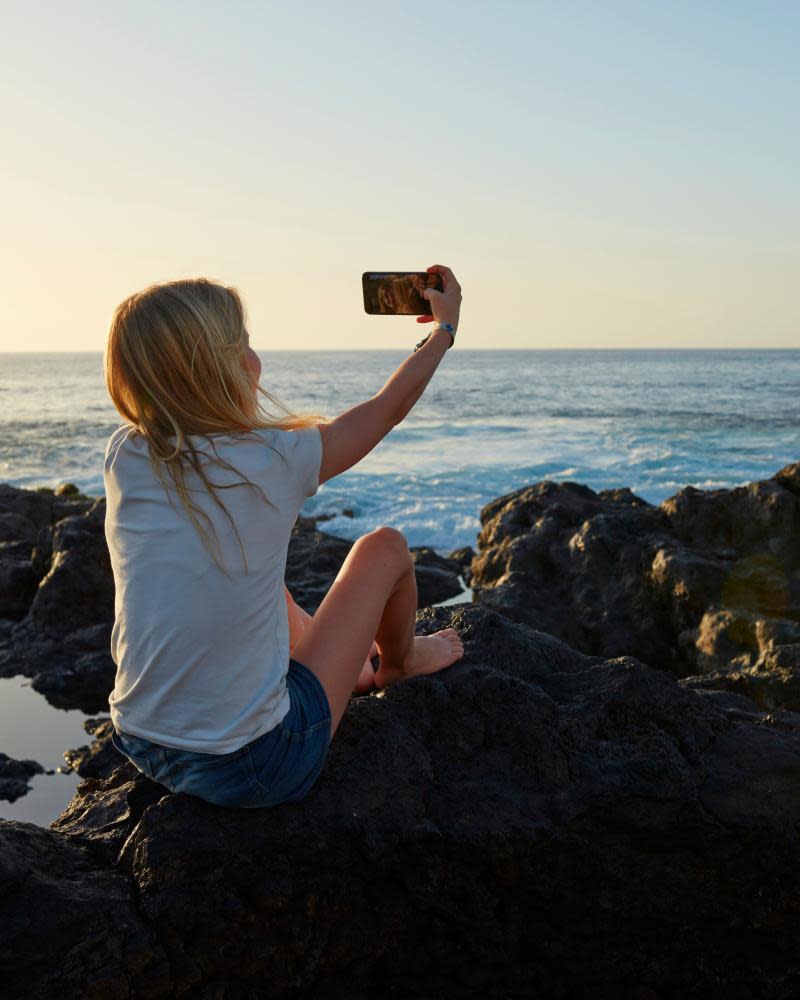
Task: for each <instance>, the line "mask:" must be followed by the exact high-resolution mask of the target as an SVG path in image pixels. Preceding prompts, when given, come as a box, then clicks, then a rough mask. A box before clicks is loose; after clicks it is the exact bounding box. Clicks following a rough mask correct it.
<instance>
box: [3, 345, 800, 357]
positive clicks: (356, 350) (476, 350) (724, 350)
mask: <svg viewBox="0 0 800 1000" xmlns="http://www.w3.org/2000/svg"><path fill="white" fill-rule="evenodd" d="M253 350H255V351H257V352H259V353H262V354H394V353H396V352H398V351H406V350H408V348H407V347H297V348H291V347H288V348H286V347H281V348H276V347H254V348H253ZM798 352H800V347H462V348H459V352H458V353H459V354H599V353H607V354H612V353H617V354H766V353H775V354H792V353H798ZM51 354H57V355H74V354H82V355H90V354H98V355H102V354H103V349H102V348H100V349H94V350H77V351H69V350H63V351H54V350H45V351H0V358H3V357H35V356H37V355H51Z"/></svg>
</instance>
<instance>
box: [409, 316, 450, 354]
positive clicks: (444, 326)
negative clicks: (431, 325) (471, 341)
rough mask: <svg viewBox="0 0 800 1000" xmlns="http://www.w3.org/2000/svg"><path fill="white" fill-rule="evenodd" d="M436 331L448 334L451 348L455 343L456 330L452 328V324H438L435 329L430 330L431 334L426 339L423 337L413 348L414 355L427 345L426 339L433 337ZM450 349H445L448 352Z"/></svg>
mask: <svg viewBox="0 0 800 1000" xmlns="http://www.w3.org/2000/svg"><path fill="white" fill-rule="evenodd" d="M436 330H446V331H447V333H449V334H450V347H452V346H453V344H455V342H456V328H455V327H454V326H453V324H452V323H439V324H437V326H436V329H434V330H431V332H430V333H429V334H428V336H427V337H423V338H422V340H421V341H420V342H419V343H418V344H417V346H416V347H415V348H414V353H416V352H417V351H418V350H419V349H420V347H422V346H423V345H424V344H427V343H428V339H429V338H430V337H432V336H433V335H434V333H436ZM450 347H448V348H447V350H448V351H449V350H450Z"/></svg>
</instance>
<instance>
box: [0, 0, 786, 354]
mask: <svg viewBox="0 0 800 1000" xmlns="http://www.w3.org/2000/svg"><path fill="white" fill-rule="evenodd" d="M3 20H4V24H3V29H4V31H3V40H2V43H0V46H1V47H2V50H3V51H2V60H0V84H1V86H0V112H2V120H3V122H4V142H3V147H4V148H3V156H2V157H1V158H0V182H1V183H2V187H1V188H0V190H2V200H3V206H2V208H3V211H2V218H3V240H2V249H0V265H1V266H2V274H3V294H2V296H0V351H19V350H40V351H46V350H102V348H103V344H104V340H105V335H106V331H107V328H108V322H109V319H110V316H111V313H112V311H113V309H114V307H115V306H116V305H117V303H118V302H119V301H120V300H121V299H122V298H124V297H125V296H126V295H128V294H130V293H131V292H133V291H136V290H138V289H140V288H142V287H144V286H145V285H147V284H149V283H150V282H153V281H161V280H167V279H171V278H177V277H185V276H188V275H206V276H208V277H212V278H216V279H218V280H220V281H223V282H225V283H227V284H233V285H236V286H237V287H238V288H239V289H240V291H241V292H242V294H243V296H244V298H245V301H246V303H247V306H248V312H249V329H250V333H251V339H252V344H253V346H254V347H256V348H257V349H262V350H264V349H285V348H309V349H331V348H367V347H409V348H410V347H411V346H413V344H414V343H415V342H416V341H417V340H418V339H419V337H420V336H421V335H422V333H423V332H424V328H421V327H420V326H418V325H417V324H416V323H415V322H414V321H413V320H409V319H407V318H406V319H403V318H394V317H393V318H383V317H367V316H365V315H364V313H363V309H362V303H361V292H360V275H361V272H362V271H363V270H369V269H389V268H408V269H411V268H424V267H425V266H427V265H428V264H431V263H447V264H451V265H452V266H453V268H454V269H455V270H456V273H457V274H458V276H459V279H460V280H461V284H462V286H463V289H464V303H463V307H462V322H461V328H460V336H459V339H460V344H461V345H463V347H465V348H468V347H473V348H490V347H505V348H526V347H530V348H547V347H581V348H590V347H602V348H607V347H640V348H641V347H796V346H798V336H797V335H798V332H800V282H799V281H798V274H800V197H799V196H798V186H797V178H798V176H800V129H798V124H799V123H798V108H799V107H800V68H799V67H798V60H797V43H798V38H799V37H800V31H798V29H800V5H796V4H793V3H789V2H785V3H783V2H772V3H769V4H759V3H756V2H751V3H744V2H741V0H732V2H707V3H703V4H691V3H673V4H669V5H667V4H662V5H655V4H648V3H645V2H644V0H642V2H636V3H634V2H625V3H623V2H613V0H612V2H608V3H604V4H595V3H592V2H589V0H586V2H584V3H574V4H570V5H566V4H550V3H533V2H531V3H521V2H520V3H516V2H508V0H506V2H492V3H489V2H486V3H475V2H457V3H455V2H452V0H446V2H441V3H437V4H436V5H432V4H430V3H429V2H428V0H425V2H407V3H404V4H403V5H402V8H397V7H395V6H394V5H392V6H389V5H380V4H375V3H372V4H367V3H363V2H358V3H356V2H343V3H341V4H337V5H328V4H323V3H306V4H302V5H290V4H288V3H272V2H270V3H261V4H250V3H245V2H241V0H239V2H230V3H228V4H225V5H223V4H219V3H207V2H195V3H192V4H191V5H188V4H178V3H173V4H159V3H155V2H153V0H140V2H138V3H136V4H127V3H122V2H118V0H115V2H104V3H102V4H101V3H99V2H96V0H91V2H84V3H81V4H60V3H56V2H50V3H42V4H37V5H35V6H34V7H32V6H30V5H27V4H22V3H19V4H9V5H7V6H5V7H4V9H3Z"/></svg>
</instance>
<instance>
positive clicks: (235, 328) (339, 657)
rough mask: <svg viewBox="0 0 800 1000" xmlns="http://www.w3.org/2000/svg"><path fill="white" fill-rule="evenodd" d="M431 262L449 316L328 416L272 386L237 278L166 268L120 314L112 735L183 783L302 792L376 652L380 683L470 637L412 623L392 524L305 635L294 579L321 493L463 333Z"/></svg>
mask: <svg viewBox="0 0 800 1000" xmlns="http://www.w3.org/2000/svg"><path fill="white" fill-rule="evenodd" d="M428 270H429V271H430V272H433V271H437V272H438V273H440V274H441V275H442V279H443V288H444V291H442V292H438V291H436V290H435V289H428V290H427V291H426V293H425V297H426V298H427V299H428V301H429V302H430V304H431V313H432V315H428V316H422V317H419V321H420V322H430V321H434V320H435V321H436V322H437V326H436V328H435V329H434V330H433V332H432V333H431V334H430V335H429V336H428V337H427V338H426V339H425V340H424V341H422V342H421V344H419V345H418V346H417V349H415V351H414V353H413V354H412V355H411V356H410V357H409V358H407V359H406V361H404V362H403V364H402V365H401V366H400V367H399V368H398V369H397V371H396V372H395V373H394V374H393V375H392V377H391V378H390V379H389V381H388V382H387V383H386V385H384V387H383V388H382V389H381V390H380V391H379V392H378V393H376V394H375V395H374V396H373V397H372V398H371V399H368V400H367V401H366V402H364V403H361V404H359V405H358V406H354V407H352V408H351V409H349V410H347V411H346V412H345V413H343V414H341V415H340V416H338V417H337V418H336V419H334V420H331V421H325V420H323V419H322V418H321V417H314V416H309V415H302V416H301V415H296V414H292V413H290V412H289V411H288V410H287V409H286V408H285V407H283V406H282V405H281V404H280V403H278V401H277V400H276V399H275V398H274V397H273V396H271V395H270V393H268V392H266V391H265V390H264V389H263V388H262V387H261V386H260V385H259V378H260V375H261V362H260V361H259V358H258V355H257V354H256V353H255V352H254V351H253V350H252V349H251V348H250V346H249V335H248V332H247V329H246V326H245V315H244V308H243V305H242V301H241V299H240V297H239V295H238V293H237V291H236V290H235V289H234V288H226V287H224V286H222V285H219V284H216V283H213V282H211V281H208V280H206V279H202V278H199V279H186V280H182V281H173V282H168V283H164V284H156V285H151V286H150V287H148V288H146V289H144V291H142V292H139V293H138V294H136V295H132V296H130V297H129V298H128V299H126V300H125V301H124V302H122V303H121V304H120V305H119V306H118V307H117V309H116V311H115V312H114V316H113V318H112V321H111V327H110V330H109V334H108V341H107V344H106V351H105V356H104V369H105V376H106V382H107V385H108V390H109V393H110V395H111V399H112V400H113V402H114V405H115V406H116V408H117V409H118V410H119V412H120V414H121V415H122V416H123V418H124V419H125V420H126V421H127V423H126V424H124V425H123V426H121V427H119V428H118V429H117V430H116V431H115V432H114V433H113V434H112V435H111V438H110V439H109V441H108V445H107V447H106V455H105V466H104V480H105V488H106V504H107V507H106V522H105V524H106V527H105V530H106V539H107V541H108V548H109V553H110V556H111V565H112V569H113V572H114V582H115V587H116V593H115V621H114V627H113V630H112V634H111V654H112V656H113V658H114V662H115V663H116V665H117V674H116V679H115V684H114V690H113V691H112V693H111V695H110V697H109V706H110V710H111V719H112V723H113V728H114V732H113V733H112V737H111V738H112V742H113V744H114V746H115V747H116V748H117V750H119V751H120V752H121V753H122V754H124V755H125V756H126V757H128V758H129V759H130V760H131V761H132V762H133V763H134V764H135V766H136V767H137V768H138V769H139V770H140V771H142V772H143V773H144V774H146V775H147V776H148V777H149V778H152V779H153V780H154V781H157V782H160V783H161V784H163V785H165V786H166V787H167V788H170V789H172V790H173V791H182V792H187V793H189V794H192V795H196V796H198V797H200V798H202V799H205V800H206V801H208V802H212V803H215V804H217V805H224V806H242V807H257V806H272V805H276V804H278V803H280V802H287V801H291V800H296V799H300V798H302V797H303V796H305V795H306V793H307V792H308V791H309V789H310V788H311V786H312V785H313V784H314V782H315V780H316V779H317V777H318V776H319V773H320V771H321V770H322V766H323V764H324V762H325V758H326V756H327V752H328V746H329V744H330V741H331V739H332V737H333V734H334V733H335V732H336V728H337V726H338V725H339V721H340V719H341V717H342V715H343V713H344V710H345V707H346V706H347V702H348V700H349V698H350V694H351V692H352V691H353V688H354V686H356V688H357V689H362V690H363V689H366V688H367V687H368V686H371V683H370V684H369V685H368V684H367V682H366V677H365V673H366V663H365V658H366V657H367V656H368V654H370V653H372V652H375V651H377V653H378V654H379V656H380V667H379V669H378V670H377V671H376V672H375V674H374V683H375V685H376V686H377V687H378V688H385V687H388V686H389V685H391V684H396V683H398V682H399V681H402V680H404V679H406V678H407V677H413V676H416V675H418V674H431V673H434V672H436V671H437V670H442V669H443V668H444V667H447V666H449V665H450V664H452V663H454V662H455V661H456V660H457V659H459V657H461V656H462V654H463V646H462V644H461V640H460V639H459V636H458V634H457V633H456V632H455V631H454V630H453V629H444V630H443V631H441V632H437V633H435V634H434V635H431V636H426V637H419V636H415V635H414V625H415V613H416V607H417V589H416V583H415V579H414V566H413V563H412V560H411V556H410V553H409V550H408V545H407V544H406V541H405V538H404V537H403V535H402V534H401V533H400V532H399V531H395V530H394V529H393V528H387V527H382V528H377V529H376V530H375V531H371V532H370V533H369V534H367V535H364V536H363V537H362V538H359V539H358V541H357V542H356V543H355V544H354V545H353V547H352V549H351V550H350V553H349V555H348V556H347V559H346V560H345V562H344V565H343V566H342V568H341V571H340V572H339V575H338V576H337V577H336V579H335V581H334V582H333V585H332V586H331V588H330V590H329V592H328V594H327V595H326V596H325V599H324V600H323V602H322V604H321V605H320V607H319V609H318V611H317V613H316V614H315V615H314V617H313V618H310V619H309V618H308V617H307V616H303V615H300V616H298V615H297V614H294V613H292V614H291V617H292V619H293V620H294V629H293V632H294V634H292V635H291V636H290V632H289V618H290V614H288V613H287V605H288V607H289V609H290V610H291V607H292V604H293V602H291V595H288V593H287V591H286V589H285V587H284V582H283V577H284V571H285V566H286V554H287V548H288V544H289V537H290V535H291V530H292V526H293V524H294V522H295V519H296V517H297V514H298V512H299V510H300V507H301V506H302V504H303V502H304V501H305V499H306V498H307V497H310V496H313V495H314V493H316V491H317V489H318V487H319V484H320V483H324V482H326V481H327V480H328V479H331V478H332V477H333V476H336V475H339V473H341V472H344V471H345V470H346V469H350V468H352V467H353V466H354V465H355V464H356V463H357V462H359V461H360V460H361V459H362V458H364V456H365V455H367V454H368V453H369V452H370V451H371V450H372V449H373V448H374V447H375V446H376V445H377V444H378V442H379V441H381V440H382V439H383V438H384V437H385V436H386V434H388V433H389V431H390V430H391V429H392V427H394V426H395V425H396V424H398V423H400V421H401V420H402V419H403V418H404V417H405V416H406V414H407V413H408V412H409V410H410V409H411V408H412V406H413V405H414V403H415V402H416V401H417V400H418V399H419V397H420V396H421V394H422V392H423V390H424V389H425V386H426V385H427V384H428V382H429V381H430V379H431V377H432V375H433V373H434V372H435V370H436V368H437V366H438V365H439V362H440V361H441V360H442V358H443V356H444V353H445V351H446V350H447V349H448V348H449V347H451V346H452V344H453V342H454V340H455V328H456V326H457V324H458V318H459V310H460V305H461V289H460V287H459V284H458V282H457V281H456V279H455V277H454V275H453V273H452V271H450V269H449V268H446V267H442V266H441V265H435V266H434V267H431V268H429V269H428ZM259 394H260V395H261V396H263V397H265V398H266V399H267V400H268V402H269V404H270V405H271V407H272V410H273V411H274V412H269V411H268V410H266V409H264V408H263V407H262V405H261V402H260V400H259ZM373 639H374V646H373ZM290 649H291V654H290ZM362 669H363V671H364V673H362ZM370 670H371V668H370Z"/></svg>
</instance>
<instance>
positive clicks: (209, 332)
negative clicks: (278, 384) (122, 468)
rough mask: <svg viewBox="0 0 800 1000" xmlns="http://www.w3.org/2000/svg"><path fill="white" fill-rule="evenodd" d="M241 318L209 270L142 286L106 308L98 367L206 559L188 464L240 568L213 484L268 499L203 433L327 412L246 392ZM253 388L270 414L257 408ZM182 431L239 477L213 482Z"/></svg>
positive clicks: (275, 424)
mask: <svg viewBox="0 0 800 1000" xmlns="http://www.w3.org/2000/svg"><path fill="white" fill-rule="evenodd" d="M245 324H246V315H245V308H244V304H243V302H242V298H241V296H240V295H239V292H238V291H237V289H235V288H231V287H227V286H225V285H221V284H218V283H217V282H214V281H211V280H209V279H208V278H184V279H181V280H179V281H168V282H159V283H156V284H152V285H148V287H147V288H145V289H143V290H142V291H141V292H137V293H136V294H135V295H130V296H129V297H128V298H126V299H125V300H124V301H123V302H121V303H120V304H119V305H118V306H117V308H116V309H115V310H114V315H113V317H112V319H111V326H110V328H109V331H108V339H107V341H106V349H105V353H104V356H103V371H104V374H105V379H106V385H107V386H108V391H109V394H110V396H111V399H112V400H113V402H114V405H115V406H116V408H117V410H119V412H120V414H121V415H122V416H123V417H124V418H125V419H126V420H128V421H129V422H130V423H132V424H133V425H134V426H135V428H136V431H138V433H140V434H142V435H143V436H144V438H145V439H146V441H147V444H148V448H149V454H150V461H151V464H152V466H153V468H154V470H155V472H156V474H157V475H158V477H159V479H160V480H161V482H162V483H163V484H164V487H165V490H166V492H167V496H168V497H169V499H170V503H172V498H171V496H170V491H169V487H168V483H167V478H166V475H165V471H166V472H169V475H170V478H171V480H172V484H173V485H174V487H175V490H176V491H177V494H178V497H179V498H180V500H181V502H182V504H183V506H184V508H185V509H186V512H187V514H188V516H189V518H190V520H191V522H192V523H193V524H194V526H195V528H196V529H197V531H198V532H199V534H200V537H201V539H202V541H203V543H204V544H205V546H206V548H207V549H208V551H209V553H210V554H211V556H212V558H213V559H214V561H215V562H216V564H217V565H218V566H219V567H220V568H221V569H222V570H223V572H226V570H225V568H224V567H223V566H222V564H221V562H220V560H219V558H218V557H217V555H216V554H215V553H214V551H213V549H212V547H211V544H210V535H209V533H208V532H207V531H206V530H205V528H204V527H203V525H202V524H201V523H200V520H199V517H198V515H201V516H202V517H203V518H205V520H206V522H208V524H209V525H210V524H211V519H210V518H209V517H208V515H207V514H206V512H205V511H203V510H201V509H200V508H199V507H197V506H196V505H195V504H194V503H193V502H192V501H191V499H190V498H189V493H188V490H187V488H186V479H185V469H186V464H187V463H188V464H189V465H191V467H192V468H193V470H194V472H195V473H196V474H197V475H198V476H199V477H200V479H201V480H202V481H203V483H204V484H205V486H206V488H207V489H208V491H209V493H210V494H211V496H212V498H213V500H214V502H215V503H216V504H217V506H218V507H220V508H221V509H222V510H223V511H224V512H225V514H226V515H227V517H228V520H229V521H230V522H231V525H232V526H233V529H234V531H235V532H236V538H237V539H238V541H239V548H240V549H241V552H242V558H243V560H244V567H245V573H246V572H247V556H246V555H245V552H244V547H243V546H242V540H241V537H240V536H239V532H238V530H237V528H236V525H235V524H234V523H233V519H232V518H231V515H230V513H229V512H228V510H227V508H226V507H225V505H224V504H223V502H222V501H221V500H220V498H219V496H218V495H217V492H216V491H217V490H218V489H231V488H233V487H236V486H241V485H249V486H251V487H253V488H254V489H257V490H258V491H259V492H260V493H261V495H262V497H263V498H264V500H265V501H266V502H267V503H269V502H270V501H269V498H268V497H267V496H266V495H265V494H264V491H263V489H261V487H260V486H258V485H257V484H256V483H253V482H251V481H250V480H249V479H248V478H247V477H246V476H244V475H243V474H242V473H241V472H240V471H239V470H238V469H235V468H234V467H233V466H231V465H230V464H229V463H228V462H226V461H225V460H224V459H223V458H221V457H220V456H219V454H218V452H217V450H216V446H215V445H214V443H213V441H212V440H211V438H210V436H209V435H211V434H230V433H237V432H241V433H247V432H248V431H250V430H254V429H258V428H279V429H281V430H294V429H297V428H301V427H310V426H313V425H315V424H319V423H322V422H324V419H325V418H324V417H320V416H317V415H314V414H302V415H300V414H296V413H292V412H291V411H290V410H288V409H287V408H286V407H285V406H284V405H283V404H282V403H281V402H280V401H279V400H278V399H276V398H275V397H274V396H273V395H272V394H271V393H269V392H267V391H266V389H264V388H262V386H260V385H259V386H258V387H257V391H256V393H254V392H253V388H252V386H251V384H250V376H249V374H248V372H247V370H246V368H245V364H244V358H245V351H246V349H247V346H248V343H247V337H248V334H247V329H246V325H245ZM259 395H260V396H262V397H264V399H266V400H267V401H268V402H269V404H270V406H271V407H272V410H273V411H274V412H270V411H269V410H267V409H265V408H264V407H263V406H262V404H261V401H260V400H259ZM189 435H195V436H201V437H205V438H206V439H207V440H208V441H209V443H210V444H211V446H212V448H213V451H214V458H212V461H213V462H216V463H218V464H219V465H220V466H222V467H224V468H226V469H228V470H230V471H232V472H235V473H236V474H237V475H240V476H242V478H241V480H240V481H239V482H235V483H229V484H227V485H225V484H219V483H212V482H211V481H210V480H209V479H208V477H207V475H206V473H205V471H204V470H203V468H202V464H201V462H200V458H199V455H200V452H198V450H197V449H196V448H195V446H194V445H193V443H192V442H191V441H190V440H189ZM202 454H204V455H206V456H207V453H205V452H204V453H202Z"/></svg>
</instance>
